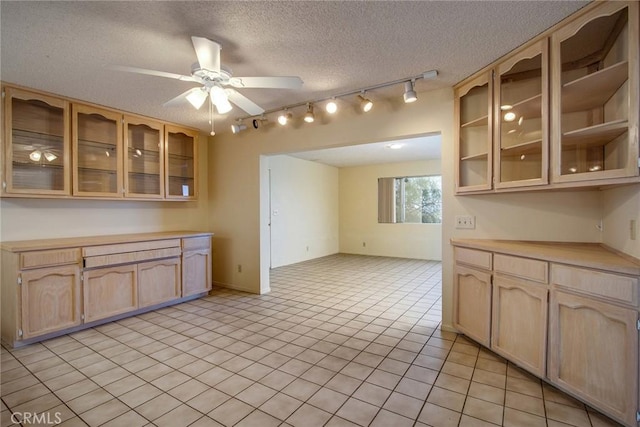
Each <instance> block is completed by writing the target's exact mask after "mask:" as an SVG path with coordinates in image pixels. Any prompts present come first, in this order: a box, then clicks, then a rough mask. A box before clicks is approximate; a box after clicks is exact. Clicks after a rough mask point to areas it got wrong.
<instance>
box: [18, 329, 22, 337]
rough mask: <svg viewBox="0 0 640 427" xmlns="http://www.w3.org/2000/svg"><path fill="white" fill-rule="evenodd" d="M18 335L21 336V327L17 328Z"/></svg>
mask: <svg viewBox="0 0 640 427" xmlns="http://www.w3.org/2000/svg"><path fill="white" fill-rule="evenodd" d="M18 336H19V337H21V336H22V329H18Z"/></svg>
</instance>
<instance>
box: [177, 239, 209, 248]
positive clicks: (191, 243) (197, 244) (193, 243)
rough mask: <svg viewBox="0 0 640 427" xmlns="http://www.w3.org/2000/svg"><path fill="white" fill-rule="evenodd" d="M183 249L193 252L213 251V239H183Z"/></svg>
mask: <svg viewBox="0 0 640 427" xmlns="http://www.w3.org/2000/svg"><path fill="white" fill-rule="evenodd" d="M182 249H183V250H185V251H191V250H195V249H211V237H209V236H205V237H190V238H187V239H182Z"/></svg>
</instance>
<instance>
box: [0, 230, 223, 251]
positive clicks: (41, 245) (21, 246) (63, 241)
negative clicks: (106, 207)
mask: <svg viewBox="0 0 640 427" xmlns="http://www.w3.org/2000/svg"><path fill="white" fill-rule="evenodd" d="M212 235H213V233H209V232H202V231H161V232H156V233H132V234H115V235H113V234H112V235H105V236H88V237H65V238H60V239H37V240H20V241H13V242H0V249H2V250H3V251H9V252H26V251H38V250H46V249H62V248H74V247H85V246H96V245H109V244H115V243H129V242H142V241H150V240H162V239H180V238H183V237H198V236H212Z"/></svg>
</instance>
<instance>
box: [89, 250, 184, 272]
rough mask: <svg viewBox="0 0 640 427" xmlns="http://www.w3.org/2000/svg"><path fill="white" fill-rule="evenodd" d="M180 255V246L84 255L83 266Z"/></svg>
mask: <svg viewBox="0 0 640 427" xmlns="http://www.w3.org/2000/svg"><path fill="white" fill-rule="evenodd" d="M176 256H180V248H165V249H154V250H148V251H138V252H124V253H119V254H110V255H99V256H92V257H86V258H85V259H84V267H85V268H94V267H104V266H108V265H118V264H131V263H137V262H140V261H150V260H154V259H162V258H170V257H176Z"/></svg>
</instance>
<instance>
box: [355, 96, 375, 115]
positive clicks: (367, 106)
mask: <svg viewBox="0 0 640 427" xmlns="http://www.w3.org/2000/svg"><path fill="white" fill-rule="evenodd" d="M358 99H360V108H362V111H364V112H365V113H368V112H369V111H371V109H372V108H373V102H371V100H370V99H368V98H365V97H364V92H362V94H361V95H358Z"/></svg>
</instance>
